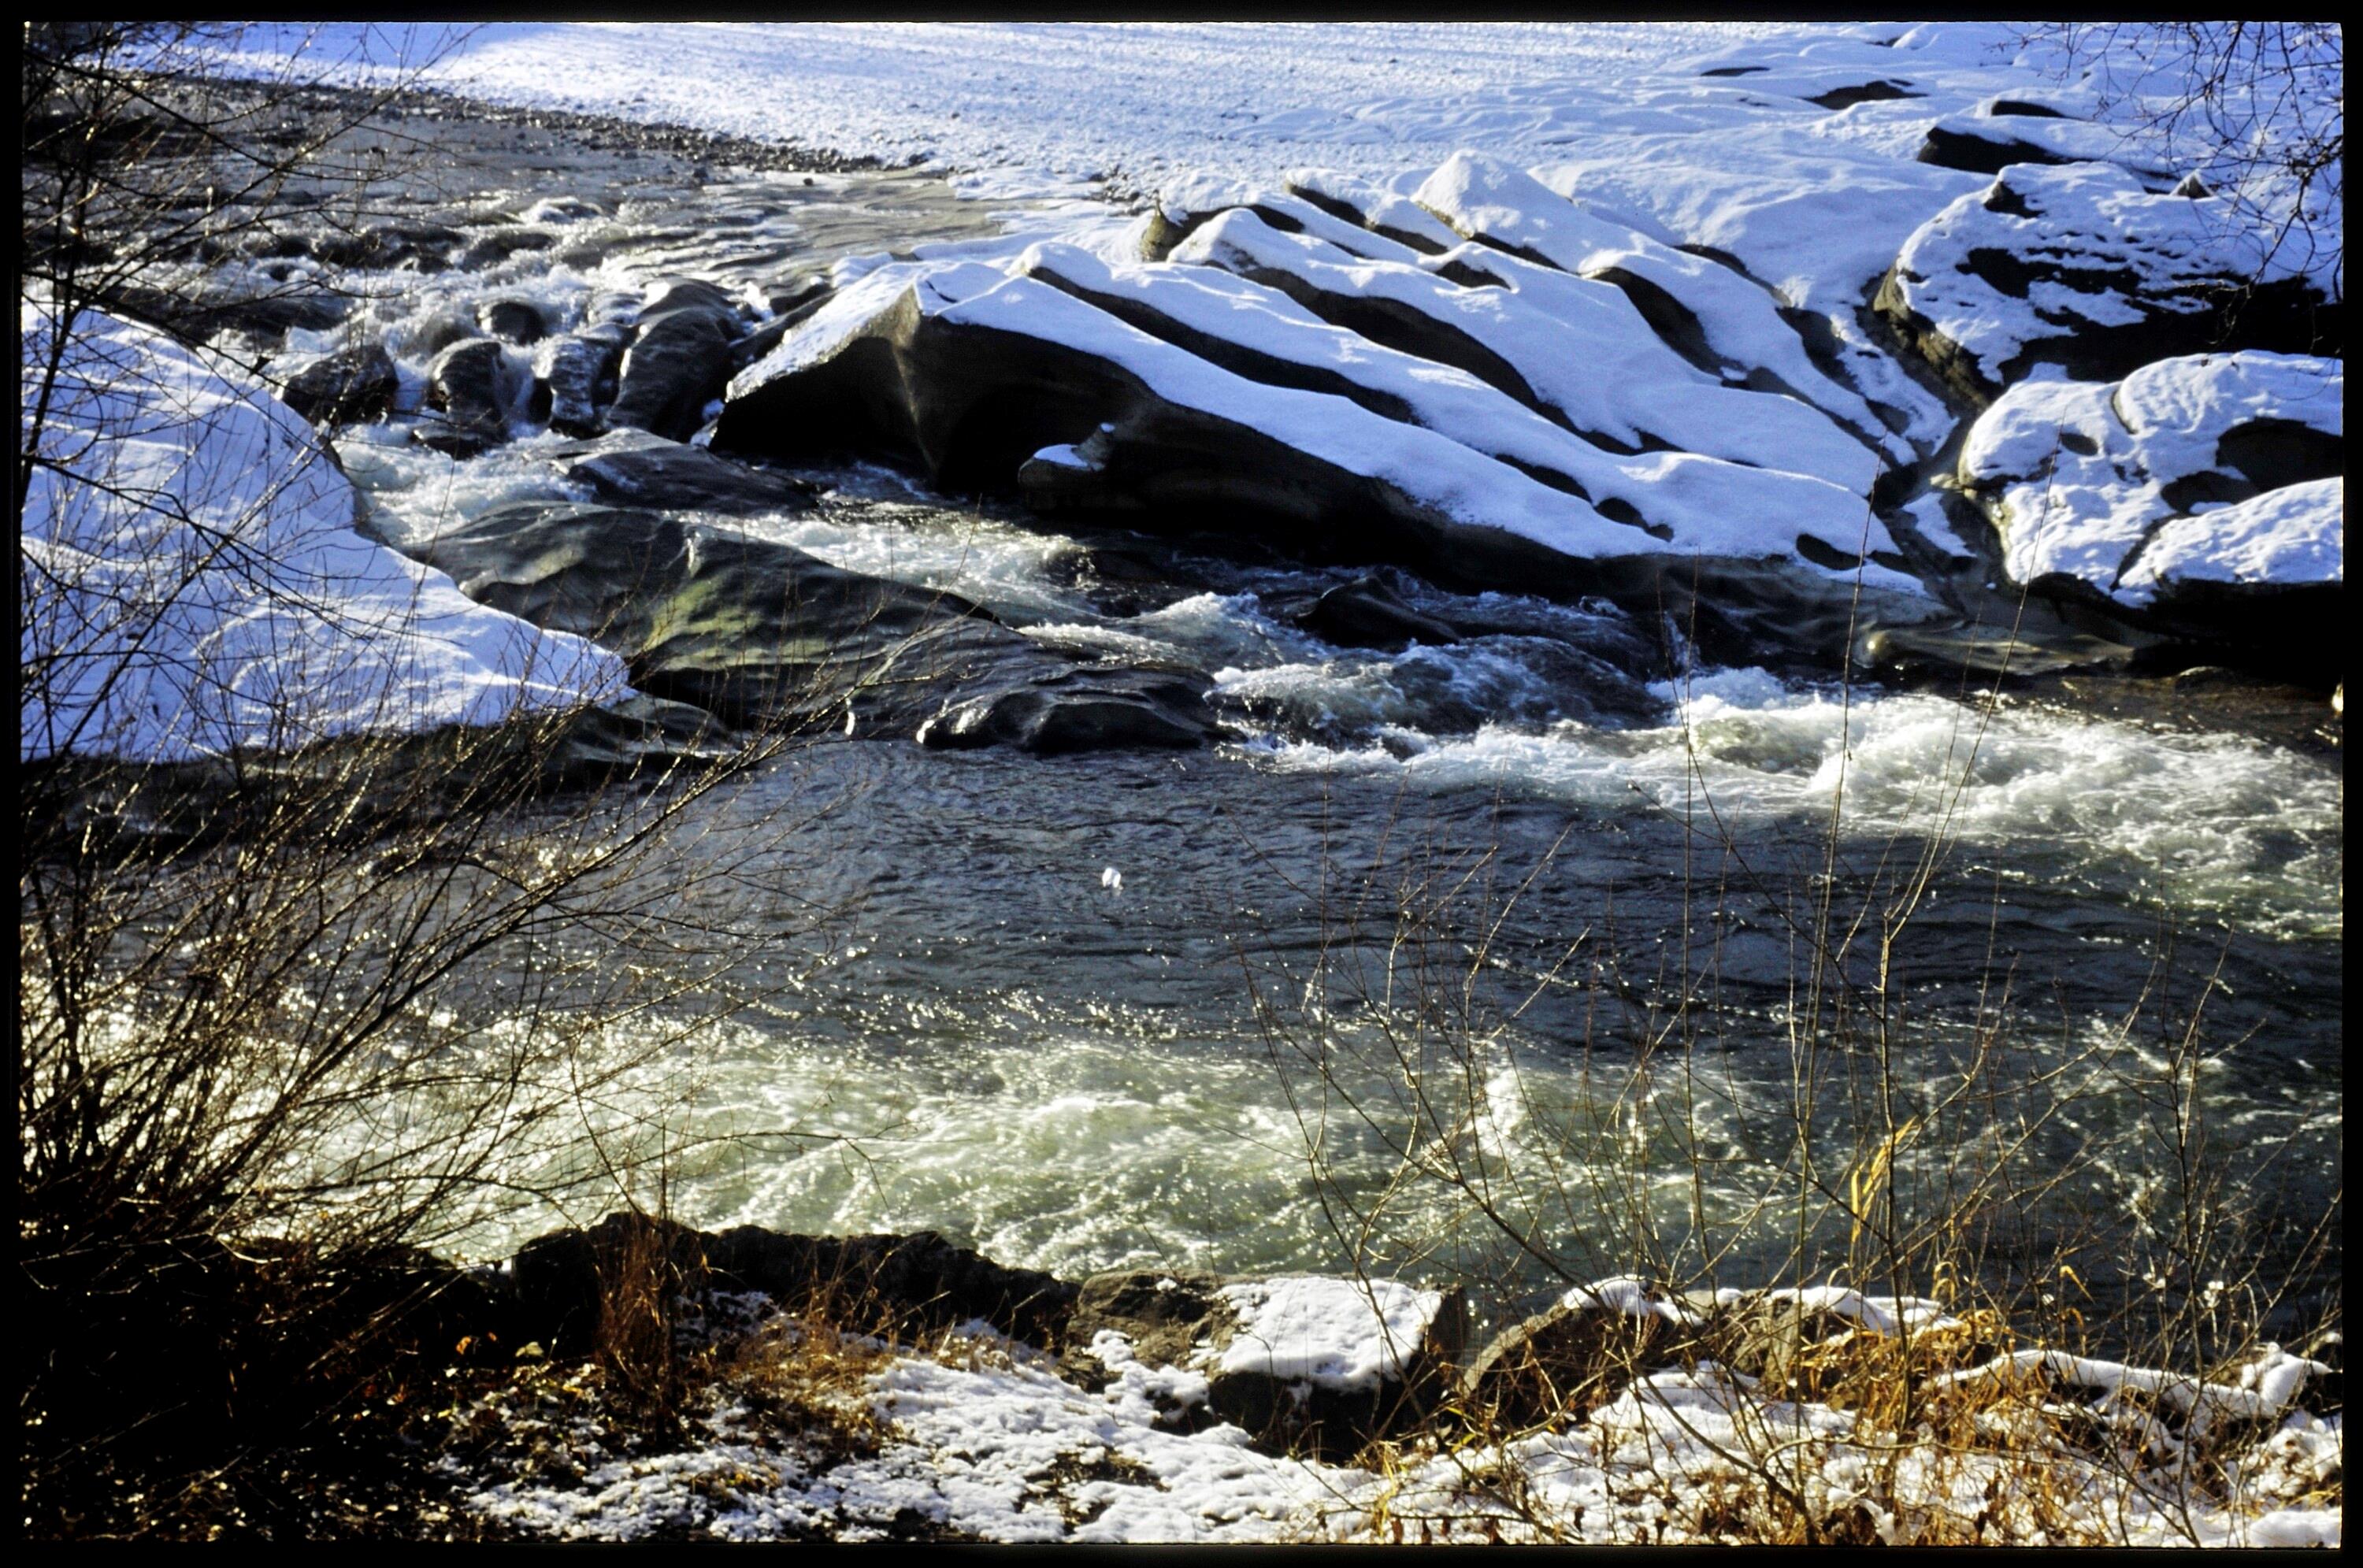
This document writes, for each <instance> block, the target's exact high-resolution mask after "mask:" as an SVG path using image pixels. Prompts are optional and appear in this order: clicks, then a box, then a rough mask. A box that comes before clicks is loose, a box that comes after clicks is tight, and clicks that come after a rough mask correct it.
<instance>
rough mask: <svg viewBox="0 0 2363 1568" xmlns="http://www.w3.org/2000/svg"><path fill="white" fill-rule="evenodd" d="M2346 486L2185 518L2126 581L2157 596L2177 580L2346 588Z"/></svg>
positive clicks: (2275, 494)
mask: <svg viewBox="0 0 2363 1568" xmlns="http://www.w3.org/2000/svg"><path fill="white" fill-rule="evenodd" d="M2345 580H2346V480H2345V479H2344V478H2340V479H2323V480H2306V481H2305V482H2304V483H2302V484H2291V485H2283V486H2282V487H2281V488H2280V489H2279V490H2269V491H2265V493H2264V494H2262V495H2256V496H2251V497H2249V498H2248V499H2247V500H2246V501H2243V502H2236V503H2235V504H2234V505H2231V506H2226V507H2224V508H2223V509H2221V510H2220V511H2211V512H2205V513H2196V514H2193V515H2191V516H2189V517H2178V518H2175V519H2174V520H2173V521H2171V522H2169V523H2168V524H2166V525H2164V526H2162V527H2160V528H2159V529H2158V532H2157V533H2155V534H2152V535H2151V536H2149V543H2148V544H2147V546H2145V547H2143V549H2142V553H2141V558H2140V559H2138V560H2136V561H2135V562H2134V564H2133V566H2132V567H2131V568H2130V569H2127V571H2126V572H2125V574H2124V578H2123V579H2122V580H2121V581H2120V582H2119V585H2118V588H2119V591H2120V592H2122V593H2139V594H2145V595H2155V594H2156V593H2157V592H2158V590H2160V589H2162V588H2164V587H2166V586H2167V585H2168V584H2169V583H2174V582H2251V583H2253V582H2279V583H2306V582H2344V581H2345Z"/></svg>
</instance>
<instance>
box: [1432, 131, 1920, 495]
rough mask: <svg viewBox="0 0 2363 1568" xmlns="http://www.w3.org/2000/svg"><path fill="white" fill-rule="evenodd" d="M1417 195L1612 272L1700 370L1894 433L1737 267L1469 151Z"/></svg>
mask: <svg viewBox="0 0 2363 1568" xmlns="http://www.w3.org/2000/svg"><path fill="white" fill-rule="evenodd" d="M1413 199H1414V200H1415V201H1417V202H1418V203H1419V204H1421V205H1422V206H1424V207H1426V208H1427V209H1428V210H1429V211H1431V212H1433V213H1435V214H1436V215H1437V216H1438V217H1439V218H1441V219H1443V220H1444V221H1445V222H1446V223H1448V224H1449V225H1451V226H1452V227H1453V228H1454V229H1455V230H1457V231H1458V232H1459V233H1460V234H1463V235H1465V236H1467V237H1469V238H1470V239H1475V240H1481V241H1483V242H1485V243H1487V244H1490V245H1494V246H1498V247H1500V248H1503V249H1505V250H1508V251H1510V252H1512V253H1513V254H1515V255H1520V256H1524V257H1526V258H1527V259H1531V260H1535V261H1538V262H1541V263H1543V264H1544V265H1546V266H1550V267H1557V268H1559V269H1560V270H1562V271H1569V272H1573V273H1576V274H1578V275H1579V276H1581V277H1586V278H1594V279H1600V280H1603V281H1605V282H1611V283H1614V284H1615V285H1616V286H1617V287H1619V288H1621V289H1623V290H1624V291H1625V293H1626V294H1628V295H1629V296H1630V297H1631V298H1632V301H1633V304H1634V305H1635V307H1636V309H1638V310H1639V311H1640V312H1641V313H1642V315H1644V316H1646V317H1647V318H1648V320H1649V324H1650V326H1653V327H1655V328H1656V329H1657V330H1658V333H1659V336H1660V337H1664V338H1665V339H1666V340H1667V342H1668V343H1670V344H1671V345H1672V346H1674V347H1675V348H1678V349H1681V350H1683V351H1684V352H1685V356H1686V357H1687V358H1689V359H1691V360H1692V363H1694V364H1696V365H1698V366H1699V367H1700V368H1701V369H1702V370H1707V371H1709V372H1710V373H1712V374H1714V375H1717V376H1719V377H1721V378H1722V379H1723V380H1725V381H1728V382H1730V383H1732V384H1735V385H1740V386H1747V387H1750V388H1753V389H1756V390H1758V391H1763V392H1781V393H1785V394H1787V395H1789V396H1792V397H1795V398H1798V399H1800V400H1802V401H1803V402H1804V403H1807V404H1808V405H1810V406H1812V407H1814V408H1818V409H1820V410H1822V411H1823V412H1824V413H1825V414H1827V415H1829V416H1830V417H1831V418H1833V419H1835V420H1836V421H1838V422H1839V424H1841V425H1844V426H1845V427H1847V429H1849V430H1851V431H1853V432H1854V433H1855V434H1856V436H1858V439H1860V440H1862V441H1863V442H1865V443H1867V444H1869V445H1870V446H1872V447H1885V446H1886V445H1887V444H1888V443H1889V442H1891V441H1892V440H1893V438H1892V436H1889V435H1888V432H1887V429H1886V427H1885V425H1882V424H1881V423H1880V419H1879V416H1878V415H1877V414H1874V413H1873V412H1872V411H1871V408H1870V405H1869V403H1866V402H1865V401H1864V400H1863V398H1862V395H1861V394H1860V393H1859V392H1856V391H1855V390H1854V389H1853V388H1852V387H1849V386H1846V385H1844V384H1842V383H1841V382H1839V381H1837V380H1836V379H1835V378H1833V377H1832V376H1831V375H1830V374H1829V373H1828V372H1826V371H1825V370H1823V369H1822V368H1821V367H1820V366H1818V365H1816V364H1815V363H1814V359H1813V357H1812V355H1811V354H1810V353H1809V352H1808V351H1807V348H1806V345H1805V342H1804V340H1803V337H1800V336H1799V335H1798V331H1797V329H1796V327H1795V326H1793V325H1792V324H1791V323H1790V322H1789V321H1787V320H1785V319H1784V318H1783V317H1782V316H1781V309H1780V307H1781V301H1780V300H1779V299H1777V298H1776V297H1775V296H1774V295H1773V294H1772V293H1771V292H1770V291H1769V290H1768V289H1766V288H1765V287H1764V286H1763V285H1762V284H1760V283H1758V282H1756V281H1754V280H1753V279H1750V278H1748V277H1747V276H1746V275H1745V274H1744V273H1742V272H1740V271H1737V270H1736V269H1735V268H1732V267H1729V266H1725V265H1724V264H1723V263H1721V262H1719V261H1715V260H1711V259H1706V258H1704V257H1701V256H1695V255H1692V254H1691V253H1690V252H1688V251H1683V250H1677V249H1675V248H1673V247H1672V246H1670V245H1667V244H1665V243H1663V242H1662V241H1659V240H1658V239H1654V238H1652V237H1649V236H1648V235H1646V234H1643V233H1641V232H1640V231H1639V230H1637V229H1635V228H1632V227H1629V226H1626V225H1625V224H1622V223H1619V222H1617V221H1615V220H1614V219H1613V218H1608V217H1605V216H1603V215H1600V214H1597V213H1595V212H1593V211H1592V209H1591V208H1590V207H1589V205H1587V204H1584V203H1582V202H1581V201H1577V200H1571V199H1570V198H1568V197H1565V196H1562V195H1560V194H1559V193H1557V192H1555V191H1553V190H1551V189H1550V188H1549V187H1548V186H1547V185H1545V184H1543V183H1542V182H1541V181H1539V180H1537V179H1536V178H1535V177H1534V176H1533V175H1531V174H1528V173H1526V172H1525V171H1523V170H1519V169H1515V168H1513V167H1511V166H1510V165H1508V164H1506V163H1503V162H1501V161H1500V160H1495V159H1490V158H1483V157H1480V156H1478V155H1477V154H1474V153H1469V152H1459V153H1455V154H1454V155H1453V156H1452V157H1451V158H1449V159H1448V160H1445V162H1444V163H1442V164H1441V165H1439V166H1438V167H1437V171H1436V172H1434V173H1433V174H1430V175H1429V176H1428V177H1427V179H1426V182H1424V183H1422V184H1421V186H1420V188H1419V190H1418V191H1417V193H1415V194H1414V198H1413ZM1890 455H1891V456H1892V457H1894V458H1897V459H1898V460H1899V461H1908V460H1909V458H1910V456H1911V452H1910V448H1909V447H1905V446H1903V444H1901V443H1900V442H1898V443H1896V444H1895V445H1894V446H1893V448H1892V451H1891V452H1890Z"/></svg>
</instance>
